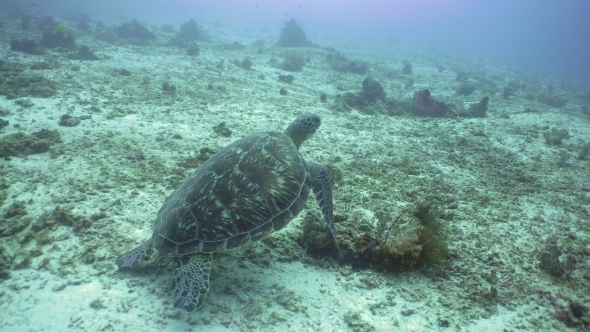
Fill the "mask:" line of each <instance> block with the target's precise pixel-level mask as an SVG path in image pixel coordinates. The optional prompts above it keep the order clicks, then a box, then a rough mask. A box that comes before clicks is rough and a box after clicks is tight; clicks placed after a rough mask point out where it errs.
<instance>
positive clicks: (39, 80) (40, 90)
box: [0, 61, 57, 99]
mask: <svg viewBox="0 0 590 332" xmlns="http://www.w3.org/2000/svg"><path fill="white" fill-rule="evenodd" d="M23 70H24V67H23V66H21V65H18V64H13V63H7V62H3V61H0V95H4V96H6V98H7V99H15V98H20V97H27V96H30V97H40V98H48V97H51V96H53V95H54V94H55V93H56V92H57V84H56V83H55V82H54V81H52V80H49V79H46V78H44V77H42V76H37V75H23Z"/></svg>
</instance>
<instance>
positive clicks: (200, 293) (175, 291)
mask: <svg viewBox="0 0 590 332" xmlns="http://www.w3.org/2000/svg"><path fill="white" fill-rule="evenodd" d="M211 257H212V254H211V253H207V254H203V253H197V254H194V255H191V256H184V257H182V259H181V260H180V262H178V266H177V267H176V270H174V276H173V279H172V284H171V285H170V291H171V292H172V295H174V308H184V309H185V310H186V311H193V310H195V309H199V308H200V307H201V306H202V305H203V303H205V299H206V298H207V292H209V274H210V273H211Z"/></svg>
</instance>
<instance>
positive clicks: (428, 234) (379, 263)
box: [368, 201, 449, 272]
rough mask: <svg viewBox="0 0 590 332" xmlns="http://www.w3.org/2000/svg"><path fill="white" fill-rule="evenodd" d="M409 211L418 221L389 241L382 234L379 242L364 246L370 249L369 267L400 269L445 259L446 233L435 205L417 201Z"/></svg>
mask: <svg viewBox="0 0 590 332" xmlns="http://www.w3.org/2000/svg"><path fill="white" fill-rule="evenodd" d="M412 214H413V216H414V217H415V218H416V219H417V221H418V224H419V225H418V226H417V227H415V228H414V229H411V230H409V231H408V232H406V233H405V234H403V235H402V236H398V237H397V238H396V239H394V240H393V241H391V242H388V235H389V234H386V235H385V238H384V239H383V242H382V243H380V244H376V245H374V246H373V247H372V248H371V249H368V250H371V252H372V253H371V260H370V267H371V268H373V269H375V270H381V271H386V272H392V271H403V270H409V269H413V268H419V267H427V266H432V265H436V264H438V263H440V262H442V261H443V260H444V259H446V257H447V256H448V254H449V249H448V246H447V237H446V234H445V232H444V230H443V224H442V223H441V222H440V220H439V212H438V211H437V209H436V208H435V207H434V206H433V205H432V204H430V203H426V202H423V201H419V202H418V203H416V205H415V207H414V210H413V213H412ZM393 226H394V225H392V227H393ZM390 230H391V228H390Z"/></svg>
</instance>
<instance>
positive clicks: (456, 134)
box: [0, 27, 590, 331]
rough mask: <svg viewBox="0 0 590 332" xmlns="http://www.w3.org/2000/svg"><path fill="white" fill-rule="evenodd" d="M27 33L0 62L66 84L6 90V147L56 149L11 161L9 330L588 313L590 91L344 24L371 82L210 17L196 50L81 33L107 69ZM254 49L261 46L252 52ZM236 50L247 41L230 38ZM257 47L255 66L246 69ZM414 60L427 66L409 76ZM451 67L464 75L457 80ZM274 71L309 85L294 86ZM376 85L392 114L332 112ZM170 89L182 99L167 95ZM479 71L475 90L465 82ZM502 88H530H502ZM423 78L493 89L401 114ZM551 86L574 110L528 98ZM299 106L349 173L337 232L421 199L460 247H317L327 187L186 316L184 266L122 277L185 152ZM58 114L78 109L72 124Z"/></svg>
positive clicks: (327, 152)
mask: <svg viewBox="0 0 590 332" xmlns="http://www.w3.org/2000/svg"><path fill="white" fill-rule="evenodd" d="M153 30H155V28H154V29H153ZM22 35H25V33H23V32H19V31H11V30H10V29H4V30H3V32H2V34H1V35H0V38H1V39H2V47H1V49H0V55H1V59H2V61H4V62H5V63H19V64H24V65H26V66H27V68H28V67H29V66H30V65H31V64H34V63H38V62H46V63H49V64H51V67H52V68H50V69H46V70H32V69H26V70H25V71H24V72H23V73H22V75H40V76H43V77H45V78H48V79H50V80H53V81H54V82H56V84H57V93H56V94H55V95H53V96H52V97H49V98H34V97H30V98H29V97H23V98H18V99H10V100H9V99H6V98H4V97H0V110H2V115H1V116H0V118H2V119H4V120H7V121H9V125H8V126H6V127H4V128H2V129H0V138H3V137H6V136H8V135H11V134H15V133H25V134H31V133H34V132H38V131H40V130H43V129H47V130H51V131H55V130H56V131H57V132H59V134H60V137H61V142H54V143H53V144H52V145H51V147H50V150H49V151H47V152H43V153H38V154H30V155H27V156H10V157H5V158H4V159H3V160H2V161H1V162H0V176H1V180H2V186H1V187H2V189H1V190H2V196H3V197H4V201H3V204H2V207H1V208H2V212H1V214H2V216H1V218H2V220H1V221H0V222H1V223H3V224H4V225H3V226H2V229H1V230H2V231H3V232H4V233H1V234H2V237H0V263H1V265H0V266H1V267H2V270H3V271H4V274H3V275H4V278H3V279H1V280H0V329H1V330H3V331H66V330H73V331H161V330H170V331H570V330H571V329H572V328H574V329H580V330H584V328H585V327H584V324H588V322H590V320H589V319H588V312H587V308H588V306H589V305H590V297H589V296H588V294H590V292H589V285H590V281H589V280H590V271H589V270H588V257H589V255H590V248H589V243H590V242H589V237H588V232H589V229H590V223H589V221H590V217H589V213H588V211H589V209H590V181H589V180H590V176H589V175H590V167H589V165H590V164H589V163H590V162H589V161H588V158H581V159H580V158H578V157H579V155H580V153H581V151H582V147H583V146H584V144H588V143H589V142H590V116H589V115H588V114H585V112H583V109H584V105H587V104H588V103H590V101H588V99H584V98H588V96H587V95H586V94H587V93H588V91H589V90H588V87H587V86H586V87H584V86H582V85H579V84H577V83H576V82H567V81H560V80H556V79H553V78H551V77H550V76H544V75H540V74H532V73H527V72H525V71H520V70H515V69H514V68H509V67H504V66H501V65H498V64H492V63H488V62H486V61H484V60H480V59H470V58H465V57H459V56H452V55H433V54H432V53H430V52H427V51H424V50H418V49H415V48H409V47H404V46H403V45H399V44H396V43H392V42H388V41H384V40H358V39H353V38H350V39H347V38H346V36H333V35H326V36H320V37H316V38H314V42H316V43H317V44H319V45H321V46H331V47H333V48H335V49H337V50H338V51H340V52H341V53H342V54H343V55H345V56H346V57H347V58H348V59H351V60H356V61H365V62H366V63H367V64H368V66H369V72H368V73H367V74H365V75H358V74H354V73H346V72H339V71H335V70H333V68H332V67H331V66H330V64H329V63H328V62H327V61H326V55H327V54H329V53H331V50H329V49H326V48H319V47H310V48H298V49H290V48H279V47H276V46H274V44H275V42H276V39H277V35H278V33H274V32H268V31H267V32H258V31H251V32H247V33H243V32H242V33H238V32H237V30H232V29H229V28H224V27H216V28H214V29H212V30H211V32H210V35H211V40H210V41H205V42H200V43H199V44H200V54H199V55H198V56H188V55H187V54H186V50H185V49H182V48H176V47H170V46H166V45H164V40H166V38H170V36H171V35H166V34H164V33H162V32H158V33H157V35H158V42H154V43H153V44H152V45H150V46H132V45H129V44H125V43H122V42H118V43H114V44H112V43H108V42H105V41H101V40H98V39H96V38H95V37H94V35H93V34H91V33H87V34H83V33H81V34H79V35H78V40H77V43H78V44H84V45H88V46H89V47H90V48H91V49H93V50H94V51H95V53H96V54H97V55H98V56H99V57H100V60H97V61H78V60H70V59H69V58H68V57H67V53H64V52H60V51H58V50H48V51H47V52H46V53H45V55H27V54H23V53H15V52H12V51H10V48H9V46H8V41H9V40H10V39H11V38H16V37H21V36H22ZM257 40H262V41H264V45H266V46H253V45H252V43H254V42H255V41H257ZM235 41H237V42H238V43H240V44H242V45H244V47H243V48H235V49H234V47H232V45H235V44H233V43H234V42H235ZM256 45H259V44H256ZM293 52H297V53H299V54H302V55H304V56H305V57H306V58H307V63H306V65H305V67H304V68H303V70H302V71H299V72H292V73H289V72H285V71H282V70H281V69H280V65H281V62H282V61H283V58H284V57H286V56H288V55H289V54H291V53H293ZM245 58H249V59H250V60H251V61H252V62H253V65H252V67H251V68H250V69H248V70H246V69H243V68H241V67H239V66H237V65H235V64H234V60H238V61H241V60H242V59H245ZM404 62H410V63H411V65H412V74H403V73H402V68H403V66H404ZM76 67H79V68H76ZM121 69H126V70H128V71H129V72H130V73H131V75H130V76H124V75H121ZM458 72H464V73H466V76H467V78H466V80H465V81H463V82H459V81H457V79H456V78H457V73H458ZM279 74H283V75H287V74H291V75H293V76H294V77H295V78H294V80H293V82H292V83H285V82H281V81H279V80H278V79H277V78H278V76H279ZM366 76H371V77H373V78H374V79H375V80H377V81H378V82H380V83H381V84H382V86H383V88H384V90H385V93H386V94H387V97H388V98H389V99H390V100H395V101H396V102H397V103H398V105H399V106H398V108H396V110H394V112H392V113H391V114H382V113H380V112H377V113H376V114H370V112H366V111H363V110H358V109H355V108H354V107H353V108H350V109H342V108H337V107H335V106H334V105H335V104H336V99H337V95H339V94H344V93H346V92H354V93H356V92H358V91H359V90H360V89H361V84H362V81H363V79H364V78H365V77H366ZM163 82H168V83H169V84H171V85H174V86H175V87H176V91H175V92H174V93H170V92H166V91H163V89H162V85H163ZM465 82H467V83H469V84H472V85H473V86H474V87H476V90H475V91H474V92H473V93H472V94H470V95H460V94H457V93H456V91H457V89H458V87H459V86H461V84H463V83H465ZM509 85H510V86H514V87H517V89H515V95H513V96H511V97H510V98H509V99H504V98H503V89H504V87H506V86H509ZM281 88H284V89H286V90H287V94H286V95H282V94H280V93H279V90H280V89H281ZM425 88H429V89H430V91H431V93H432V96H433V97H434V98H435V99H437V100H440V101H443V102H445V103H447V104H449V105H452V106H453V107H454V108H455V110H465V109H468V108H469V106H470V105H472V104H474V103H478V102H479V101H480V100H481V99H482V98H483V97H484V96H489V98H490V102H489V110H488V111H487V116H486V117H483V118H463V117H454V116H449V117H444V118H426V117H418V116H416V115H413V114H410V112H404V111H403V106H402V105H403V104H404V103H406V104H407V103H411V100H412V96H413V94H414V92H415V91H418V90H422V89H425ZM548 89H549V90H551V93H552V94H555V95H559V96H561V97H563V98H565V99H566V100H567V103H566V105H565V106H563V107H553V106H550V105H547V104H544V103H541V102H539V101H538V99H537V98H535V96H537V95H539V94H543V93H546V91H548ZM322 92H323V93H325V94H326V96H327V101H326V102H322V101H320V98H319V97H320V93H322ZM29 101H30V102H29ZM305 112H313V113H316V114H318V115H320V116H321V118H322V126H321V127H320V129H319V131H318V133H317V134H316V135H315V136H314V137H313V138H312V139H311V140H309V141H307V142H306V143H305V144H304V145H303V146H302V148H301V150H300V151H301V154H302V155H303V156H304V157H305V158H306V159H307V160H309V161H314V162H318V163H320V164H324V165H331V166H333V167H336V168H338V169H339V170H341V171H342V174H343V179H342V180H341V181H339V182H337V183H335V185H334V203H335V205H336V208H337V210H336V214H337V216H341V218H340V219H341V223H339V224H337V225H336V227H337V228H341V227H344V226H343V225H344V223H348V224H355V225H369V227H368V229H372V228H371V226H372V225H375V224H377V223H379V222H384V221H383V220H379V218H380V216H381V218H382V216H383V214H382V213H380V211H387V212H388V214H385V215H389V216H390V217H391V218H390V220H391V221H393V219H394V218H395V216H396V215H397V214H398V213H399V212H401V211H402V210H403V209H405V208H406V207H407V206H410V205H412V204H414V203H415V202H416V201H417V200H419V199H428V200H430V201H432V202H435V203H436V204H437V205H438V206H439V209H440V210H441V211H442V213H443V216H444V220H443V224H444V227H445V230H446V233H447V235H448V246H449V249H450V250H451V254H450V255H449V257H448V259H447V262H445V264H444V267H445V268H444V269H441V268H438V269H437V268H434V267H423V268H420V269H415V270H411V271H403V272H396V273H382V272H378V271H375V270H371V269H364V268H363V269H360V268H356V267H354V266H348V265H346V264H339V263H338V261H337V260H336V259H335V258H334V257H316V256H313V255H308V254H306V250H305V248H304V247H303V246H302V244H301V241H300V239H301V236H302V227H301V224H302V221H303V219H304V218H305V217H306V215H307V214H309V213H317V212H318V208H317V204H316V203H315V201H314V199H313V198H310V199H309V202H308V204H307V207H306V209H305V210H304V212H302V213H301V214H300V215H299V216H298V217H297V218H296V219H294V220H293V221H292V222H291V223H290V224H289V225H288V226H287V227H286V228H285V229H283V230H281V231H280V232H277V233H274V234H272V235H271V236H269V237H268V238H267V239H265V240H264V241H260V242H258V243H253V244H249V245H247V246H245V247H243V248H240V249H238V250H233V251H230V252H224V253H218V254H216V255H215V257H214V261H213V270H212V275H211V290H210V293H209V296H208V298H207V302H206V303H205V305H204V306H203V307H202V308H201V309H200V310H199V311H195V312H190V313H188V312H185V311H184V310H180V309H175V308H173V305H172V298H171V296H170V294H169V292H168V288H169V285H170V280H171V276H172V266H173V265H172V263H170V262H162V261H160V262H156V263H153V264H145V265H143V266H141V267H140V268H138V269H134V270H130V271H119V270H118V269H117V267H116V265H115V263H114V260H115V258H116V257H117V256H118V255H120V254H122V253H124V252H125V251H127V250H129V249H131V248H133V247H134V246H136V245H137V244H139V243H140V242H141V241H143V240H145V239H147V238H149V236H150V235H151V231H152V224H153V220H154V217H155V215H156V213H157V211H158V209H159V207H160V206H161V204H162V203H163V201H164V199H165V198H166V197H167V196H168V195H169V194H170V193H171V192H172V191H173V190H174V188H175V187H176V186H178V184H180V183H181V182H182V181H183V180H184V179H185V178H186V177H187V176H188V175H190V174H191V173H192V169H191V167H190V161H194V160H195V159H197V160H198V158H199V156H201V155H202V154H203V153H202V152H201V151H203V150H202V149H204V148H207V149H209V150H210V151H218V150H219V149H221V148H222V147H224V146H225V145H227V144H229V143H230V142H232V141H234V140H236V139H239V138H242V137H244V136H247V135H250V134H253V133H258V132H264V131H269V130H279V131H282V130H284V128H286V126H287V125H288V124H289V123H290V122H291V121H292V120H293V119H295V118H296V117H297V116H298V115H299V114H301V113H305ZM64 114H68V115H70V116H72V117H82V120H81V122H80V124H79V125H77V126H72V127H67V126H61V125H59V121H60V118H61V117H62V116H63V115H64ZM221 123H225V127H223V126H222V127H219V126H218V125H219V124H221ZM216 126H217V130H216ZM219 128H226V129H229V130H231V131H232V133H231V136H229V137H226V136H224V135H223V133H224V131H220V130H219ZM552 130H554V131H553V132H556V131H557V130H567V137H564V138H563V142H561V143H559V144H557V142H553V141H551V140H549V141H548V140H547V139H546V138H547V137H550V135H551V133H552ZM15 204H16V205H15ZM11 211H12V212H14V211H16V212H15V213H12V212H11ZM52 218H53V219H52ZM0 225H1V224H0ZM13 225H22V226H23V227H22V229H20V230H14V229H13V228H11V227H14V226H13ZM400 227H402V226H400ZM10 229H13V230H12V231H10ZM366 230H367V228H366V226H365V228H359V232H361V231H366ZM548 256H550V257H553V258H554V260H553V261H552V264H553V265H552V266H549V267H548V264H549V263H547V262H546V261H544V260H543V259H544V258H547V257H548ZM572 259H573V260H572ZM574 261H575V263H572V262H574ZM544 262H545V263H544ZM560 271H561V272H562V273H561V274H560ZM580 313H581V314H580ZM578 314H579V315H578ZM568 325H569V326H568ZM586 326H587V325H586Z"/></svg>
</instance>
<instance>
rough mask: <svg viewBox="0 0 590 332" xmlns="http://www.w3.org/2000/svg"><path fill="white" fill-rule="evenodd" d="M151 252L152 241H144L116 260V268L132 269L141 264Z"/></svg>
mask: <svg viewBox="0 0 590 332" xmlns="http://www.w3.org/2000/svg"><path fill="white" fill-rule="evenodd" d="M151 250H152V241H145V242H143V243H142V244H140V245H139V246H137V247H136V248H135V249H133V250H131V251H128V252H126V253H125V254H123V255H121V256H119V258H117V266H118V267H119V268H123V267H134V266H135V265H137V264H138V263H139V262H141V261H142V260H143V259H144V258H145V257H146V256H147V255H149V253H150V251H151Z"/></svg>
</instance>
